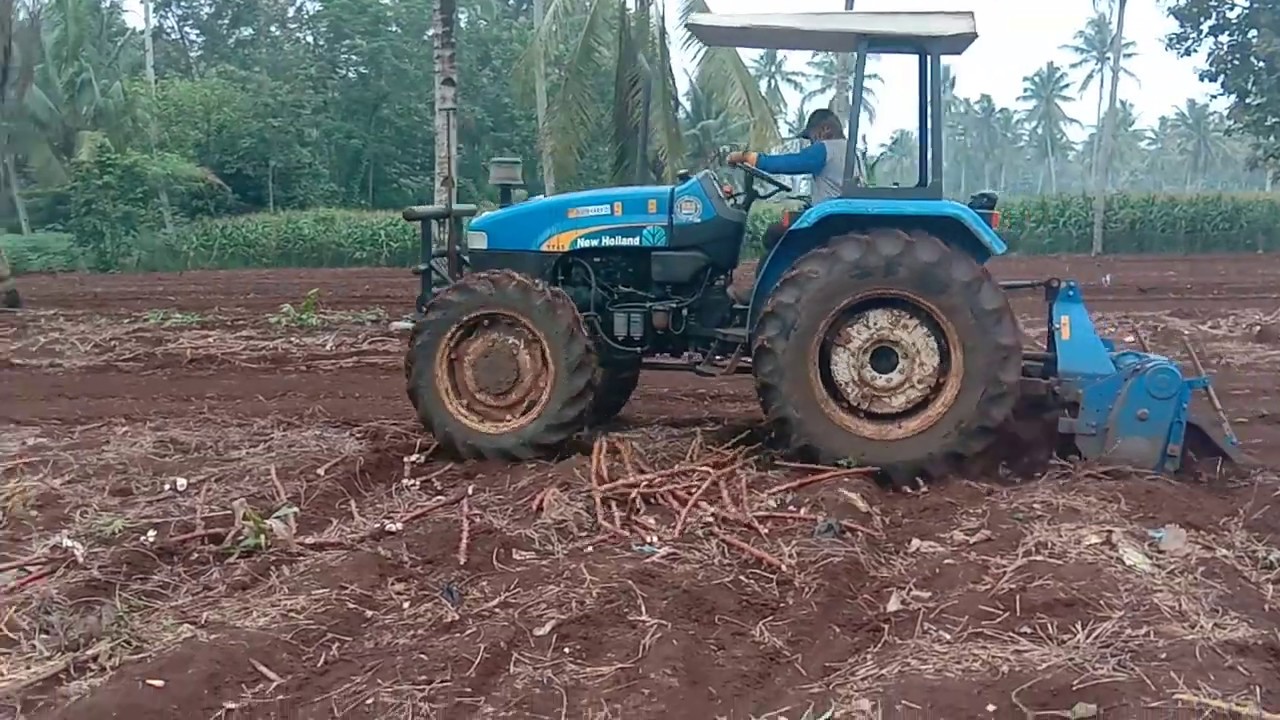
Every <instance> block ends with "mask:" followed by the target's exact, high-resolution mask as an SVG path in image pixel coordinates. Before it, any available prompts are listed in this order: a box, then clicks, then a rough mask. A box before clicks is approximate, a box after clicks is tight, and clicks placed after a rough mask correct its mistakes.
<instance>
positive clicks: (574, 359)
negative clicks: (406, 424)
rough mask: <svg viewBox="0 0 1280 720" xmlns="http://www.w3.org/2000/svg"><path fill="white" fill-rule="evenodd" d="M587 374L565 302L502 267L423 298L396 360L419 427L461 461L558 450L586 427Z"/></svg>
mask: <svg viewBox="0 0 1280 720" xmlns="http://www.w3.org/2000/svg"><path fill="white" fill-rule="evenodd" d="M596 373H597V367H596V356H595V352H594V351H593V349H592V345H591V339H590V337H589V336H588V335H587V331H586V328H585V327H584V325H583V322H582V317H581V315H579V314H578V310H577V308H576V307H575V306H574V304H573V301H572V300H570V299H569V296H568V295H566V294H564V292H563V291H561V290H559V289H557V288H554V287H551V286H549V285H547V284H545V283H543V282H541V281H539V280H534V279H532V278H529V277H527V276H525V275H521V274H519V273H515V272H511V271H507V270H493V271H485V272H479V273H474V274H470V275H466V276H464V277H463V278H462V279H460V280H459V281H458V282H456V283H454V284H452V285H450V286H449V287H448V288H446V289H445V290H443V291H441V292H440V293H439V294H438V295H436V296H435V297H434V298H432V300H431V302H430V303H429V304H428V305H427V307H426V310H425V312H424V315H423V318H422V320H420V321H418V322H417V323H416V324H415V326H414V329H413V335H412V338H411V339H410V341H409V350H408V352H407V353H406V355H405V375H406V378H407V380H408V393H409V400H410V401H411V402H412V403H413V407H414V409H415V410H416V411H417V413H418V418H419V420H421V421H422V424H423V426H424V427H425V428H426V429H427V430H428V431H430V432H431V434H432V435H433V436H435V439H436V440H437V441H438V442H439V443H440V444H441V446H442V447H443V448H445V449H446V450H449V451H451V452H453V453H454V454H455V455H457V456H460V457H462V458H464V459H473V458H485V459H501V460H525V459H529V458H533V457H538V456H543V455H548V454H553V453H555V452H557V451H559V450H561V449H562V447H563V444H564V443H565V441H567V440H569V439H570V438H571V437H572V436H573V435H574V434H575V433H577V432H578V431H580V430H582V429H583V428H585V427H586V425H587V423H588V419H589V414H590V411H591V408H592V407H593V403H594V393H595V382H596Z"/></svg>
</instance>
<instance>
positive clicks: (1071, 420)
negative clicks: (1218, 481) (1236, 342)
mask: <svg viewBox="0 0 1280 720" xmlns="http://www.w3.org/2000/svg"><path fill="white" fill-rule="evenodd" d="M1050 313H1051V314H1050V321H1051V323H1052V327H1053V337H1054V346H1055V347H1054V349H1055V350H1056V353H1057V366H1058V368H1057V369H1058V373H1057V375H1058V377H1057V383H1058V388H1059V392H1060V393H1061V394H1062V395H1063V396H1064V397H1066V398H1068V399H1069V400H1075V401H1076V402H1078V403H1079V406H1080V411H1079V413H1078V414H1077V415H1076V417H1063V418H1061V419H1060V421H1059V426H1058V430H1059V432H1062V433H1064V434H1067V435H1072V436H1074V438H1075V443H1076V447H1077V448H1078V449H1079V450H1080V452H1081V454H1082V455H1084V457H1086V458H1090V459H1103V458H1105V459H1109V460H1113V461H1115V462H1117V463H1120V464H1123V465H1127V466H1131V467H1137V468H1143V469H1147V470H1153V471H1156V472H1172V471H1175V470H1177V469H1178V468H1179V466H1180V464H1181V462H1182V448H1183V443H1184V441H1185V440H1186V435H1187V428H1188V426H1189V425H1193V424H1194V425H1197V426H1198V427H1199V428H1200V429H1201V430H1202V431H1203V432H1205V433H1206V435H1207V436H1208V437H1209V438H1210V439H1211V440H1212V441H1213V442H1215V443H1216V444H1218V445H1219V446H1220V448H1221V449H1222V450H1224V451H1225V453H1226V454H1227V455H1228V457H1231V456H1233V455H1235V454H1238V452H1239V449H1240V440H1239V439H1238V438H1237V437H1236V436H1235V434H1234V433H1231V432H1230V431H1229V430H1228V431H1227V432H1226V434H1225V436H1218V435H1215V431H1214V430H1213V429H1212V428H1211V427H1207V426H1206V425H1205V424H1203V423H1199V422H1198V421H1196V420H1195V419H1194V418H1193V417H1192V415H1191V396H1192V392H1193V391H1194V390H1199V389H1203V388H1206V387H1208V386H1209V379H1208V378H1207V377H1194V378H1185V377H1183V375H1182V371H1181V370H1179V369H1178V366H1177V365H1176V364H1175V363H1174V362H1173V361H1171V360H1170V359H1169V358H1166V357H1163V356H1161V355H1154V354H1151V353H1143V352H1133V351H1122V352H1115V350H1114V348H1115V346H1114V344H1113V343H1111V342H1110V341H1108V340H1106V339H1104V338H1102V337H1099V336H1098V333H1097V330H1096V329H1095V328H1094V325H1093V321H1092V320H1091V319H1090V318H1089V312H1088V310H1087V309H1086V308H1085V306H1084V299H1083V297H1082V296H1081V293H1080V287H1079V285H1077V284H1076V283H1075V282H1072V281H1067V282H1065V283H1063V286H1062V288H1061V289H1060V290H1059V292H1058V296H1057V298H1056V299H1055V300H1054V302H1053V305H1052V307H1051V309H1050ZM1219 435H1221V434H1219Z"/></svg>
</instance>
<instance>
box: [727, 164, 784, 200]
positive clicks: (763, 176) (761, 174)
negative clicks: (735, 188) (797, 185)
mask: <svg viewBox="0 0 1280 720" xmlns="http://www.w3.org/2000/svg"><path fill="white" fill-rule="evenodd" d="M738 167H740V168H742V171H743V172H745V173H746V174H747V175H749V176H751V177H752V178H754V179H756V180H763V181H764V182H765V183H767V184H769V185H772V186H773V187H774V190H773V192H770V193H768V194H765V195H761V196H760V199H761V200H768V199H769V198H771V197H773V196H774V195H777V194H778V193H784V192H791V186H790V185H788V184H787V183H785V182H783V181H782V180H781V179H780V178H778V177H777V176H775V175H770V174H769V173H767V172H765V171H763V170H761V169H760V168H758V167H756V166H755V165H752V164H750V163H738ZM748 186H750V183H748Z"/></svg>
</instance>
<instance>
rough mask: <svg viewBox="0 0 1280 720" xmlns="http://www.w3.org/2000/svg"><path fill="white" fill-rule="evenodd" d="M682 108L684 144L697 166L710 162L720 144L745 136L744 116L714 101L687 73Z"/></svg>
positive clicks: (730, 142) (745, 124)
mask: <svg viewBox="0 0 1280 720" xmlns="http://www.w3.org/2000/svg"><path fill="white" fill-rule="evenodd" d="M686 75H687V73H686ZM683 110H684V112H683V113H682V117H681V121H682V125H683V128H684V132H683V134H684V144H685V148H686V150H687V153H688V158H689V160H690V162H691V163H693V164H694V165H695V166H698V167H706V166H708V165H711V164H713V163H714V162H715V157H716V154H717V152H718V151H719V149H720V147H721V146H722V145H725V144H734V143H736V142H738V141H741V140H743V139H745V138H746V135H747V131H748V130H749V126H750V122H748V120H747V118H745V117H741V116H736V115H734V113H732V112H730V111H729V110H728V109H727V108H724V107H721V106H719V105H717V104H716V102H715V101H714V100H713V99H712V98H711V97H710V96H709V95H708V93H706V92H705V91H704V90H703V89H702V88H700V87H699V86H698V83H696V82H694V81H693V78H692V77H689V89H688V91H687V92H686V93H685V98H684V107H683Z"/></svg>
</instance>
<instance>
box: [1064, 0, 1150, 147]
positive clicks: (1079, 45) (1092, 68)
mask: <svg viewBox="0 0 1280 720" xmlns="http://www.w3.org/2000/svg"><path fill="white" fill-rule="evenodd" d="M1113 39H1114V34H1113V33H1112V31H1111V22H1110V21H1109V20H1108V19H1107V15H1106V13H1103V12H1099V13H1097V14H1095V15H1094V16H1093V17H1091V18H1089V21H1088V22H1087V23H1085V26H1084V28H1083V29H1081V30H1078V31H1077V32H1076V35H1075V39H1074V42H1072V43H1069V44H1067V45H1063V46H1062V49H1063V50H1066V51H1068V52H1070V53H1071V54H1073V55H1075V57H1076V59H1075V60H1074V61H1073V62H1072V63H1071V64H1070V65H1068V66H1067V67H1068V68H1069V69H1070V70H1083V71H1084V76H1083V77H1081V78H1080V85H1079V87H1080V92H1081V93H1085V92H1088V91H1089V88H1090V86H1092V85H1094V84H1096V85H1097V86H1098V105H1097V111H1096V112H1095V127H1097V128H1099V129H1101V127H1102V104H1103V100H1104V99H1105V93H1106V89H1107V73H1108V71H1109V69H1110V67H1111V42H1112V40H1113ZM1134 47H1135V44H1134V42H1133V41H1132V40H1125V41H1124V42H1123V43H1122V45H1121V49H1120V73H1121V74H1122V75H1127V76H1128V77H1130V78H1132V79H1133V80H1135V81H1136V80H1137V79H1138V76H1136V75H1134V74H1133V71H1131V70H1129V69H1128V68H1127V67H1125V66H1124V62H1125V61H1126V60H1129V59H1131V58H1133V57H1135V56H1136V55H1137V52H1135V51H1134V49H1133V48H1134ZM1094 149H1095V150H1096V149H1097V148H1096V147H1095V148H1094Z"/></svg>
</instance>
